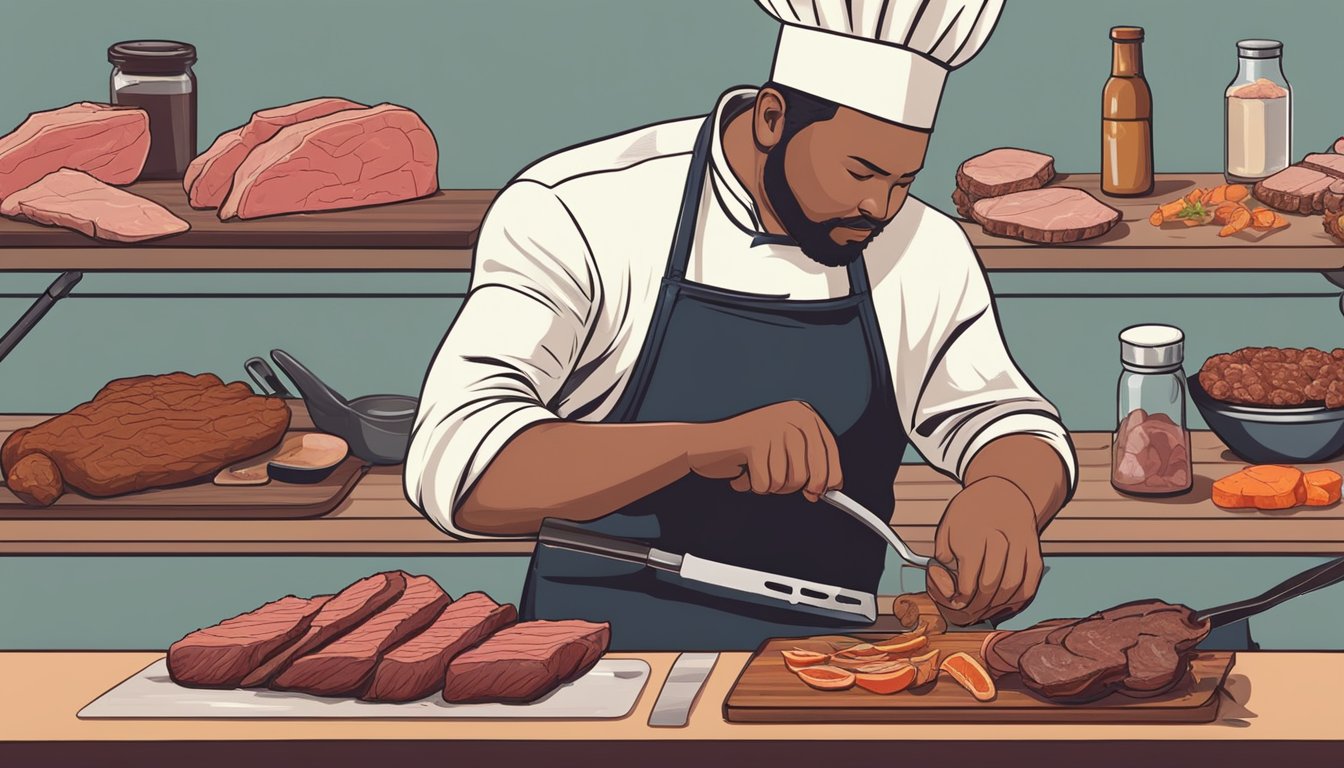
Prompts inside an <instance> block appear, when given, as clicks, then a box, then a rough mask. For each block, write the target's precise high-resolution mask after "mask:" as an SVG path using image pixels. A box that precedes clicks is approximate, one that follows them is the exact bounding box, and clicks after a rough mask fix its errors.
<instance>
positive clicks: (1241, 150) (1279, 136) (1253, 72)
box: [1223, 40, 1293, 183]
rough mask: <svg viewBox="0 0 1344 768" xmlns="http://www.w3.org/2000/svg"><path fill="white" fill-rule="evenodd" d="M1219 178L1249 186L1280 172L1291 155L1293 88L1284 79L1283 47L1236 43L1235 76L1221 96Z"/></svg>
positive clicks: (1270, 43)
mask: <svg viewBox="0 0 1344 768" xmlns="http://www.w3.org/2000/svg"><path fill="white" fill-rule="evenodd" d="M1223 103H1224V109H1225V113H1224V114H1225V118H1224V124H1225V128H1226V152H1225V153H1224V154H1225V163H1224V169H1223V175H1224V176H1225V177H1226V178H1227V180H1228V181H1230V182H1237V183H1254V182H1256V181H1259V180H1260V179H1263V178H1265V177H1266V176H1272V175H1273V174H1276V173H1278V172H1279V171H1282V170H1283V169H1284V168H1287V167H1288V164H1289V163H1291V162H1292V156H1293V89H1292V86H1290V85H1288V78H1286V77H1284V75H1283V43H1280V42H1279V41H1277V40H1241V41H1238V42H1237V76H1236V77H1235V78H1233V79H1232V82H1231V83H1229V84H1228V86H1227V90H1226V92H1225V93H1224V94H1223Z"/></svg>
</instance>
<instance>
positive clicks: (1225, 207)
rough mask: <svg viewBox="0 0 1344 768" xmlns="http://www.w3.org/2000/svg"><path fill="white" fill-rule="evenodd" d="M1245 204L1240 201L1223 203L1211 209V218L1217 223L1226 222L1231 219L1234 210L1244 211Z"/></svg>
mask: <svg viewBox="0 0 1344 768" xmlns="http://www.w3.org/2000/svg"><path fill="white" fill-rule="evenodd" d="M1244 210H1246V206H1244V205H1242V204H1241V203H1223V204H1222V205H1220V206H1218V207H1217V208H1215V209H1214V210H1213V220H1214V221H1216V222H1218V223H1219V224H1226V223H1227V222H1228V221H1230V220H1231V218H1232V214H1233V212H1235V211H1244Z"/></svg>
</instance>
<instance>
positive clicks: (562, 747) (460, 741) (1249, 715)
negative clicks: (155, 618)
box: [0, 652, 1344, 768]
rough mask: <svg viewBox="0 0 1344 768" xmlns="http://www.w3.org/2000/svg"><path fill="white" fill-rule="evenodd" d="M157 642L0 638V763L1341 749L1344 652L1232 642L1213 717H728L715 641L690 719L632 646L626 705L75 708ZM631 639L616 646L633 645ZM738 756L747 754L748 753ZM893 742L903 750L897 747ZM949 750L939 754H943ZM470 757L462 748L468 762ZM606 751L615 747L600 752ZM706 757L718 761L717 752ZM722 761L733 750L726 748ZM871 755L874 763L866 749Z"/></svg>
mask: <svg viewBox="0 0 1344 768" xmlns="http://www.w3.org/2000/svg"><path fill="white" fill-rule="evenodd" d="M162 655H163V654H162V652H115V653H98V652H10V653H0V679H3V680H5V682H6V686H5V687H6V690H8V691H11V692H14V693H20V692H21V694H22V705H19V704H18V699H14V698H11V699H10V700H9V703H10V706H7V707H6V708H5V716H4V717H3V718H0V764H7V765H29V764H33V765H36V764H45V765H72V764H75V762H78V761H80V760H81V758H82V759H83V760H90V759H92V760H95V761H97V762H98V763H99V764H111V763H117V764H122V763H125V764H133V763H135V762H137V761H138V762H139V763H140V764H167V762H168V760H169V759H171V758H177V757H185V756H190V763H189V764H192V765H224V764H231V765H237V764H238V763H239V762H241V761H242V760H246V761H247V764H248V765H250V766H260V765H272V764H276V765H279V764H288V765H296V764H303V765H315V764H319V763H318V760H319V759H320V760H321V762H320V764H321V765H324V766H335V765H352V764H356V763H358V764H361V765H367V763H366V762H365V761H368V760H370V759H373V760H376V761H377V762H378V763H379V764H387V763H388V761H389V760H393V761H402V762H401V764H408V763H405V762H404V760H405V758H407V757H434V758H439V759H444V758H451V759H452V760H453V763H454V764H464V763H462V761H463V760H472V759H474V760H480V761H482V762H481V764H486V763H485V762H484V761H485V760H486V759H488V760H489V764H494V765H522V764H524V763H523V762H522V761H523V760H525V759H536V760H537V761H538V762H537V764H539V765H542V764H544V765H547V766H554V765H578V764H584V765H588V766H592V765H601V764H603V762H604V761H609V760H637V761H638V762H637V763H631V764H638V765H641V766H653V765H678V766H685V765H687V764H692V765H693V764H695V763H688V762H687V761H688V760H695V759H697V758H698V759H700V760H702V761H703V759H704V758H706V757H716V758H730V757H731V758H736V760H735V762H736V763H737V764H743V765H747V764H753V765H767V764H768V765H776V764H778V765H813V766H815V765H818V764H826V763H822V762H821V761H828V763H829V764H835V763H836V761H837V760H838V761H839V764H855V763H856V762H857V760H859V759H868V758H885V759H884V761H883V763H881V764H891V763H893V761H894V762H896V763H899V764H908V763H907V761H909V760H929V761H935V760H937V761H941V762H940V763H934V762H928V763H923V764H928V765H934V764H942V765H968V764H971V762H970V761H971V760H973V759H974V760H990V761H993V763H992V764H996V765H1022V764H1028V765H1029V764H1031V762H1025V761H1032V762H1039V761H1041V760H1042V759H1045V758H1047V757H1051V758H1053V757H1064V756H1073V757H1086V758H1087V760H1086V762H1085V763H1083V764H1086V765H1089V766H1110V765H1125V766H1127V768H1132V766H1134V765H1167V764H1178V760H1179V761H1180V764H1184V765H1188V764H1189V762H1190V761H1191V760H1194V761H1196V762H1197V764H1211V765H1217V764H1220V763H1221V764H1224V765H1251V764H1261V761H1262V760H1274V761H1275V762H1273V763H1270V764H1275V765H1325V764H1328V762H1323V760H1324V758H1325V756H1327V755H1333V756H1334V758H1336V759H1337V758H1338V757H1339V756H1340V755H1341V754H1344V752H1342V751H1341V750H1344V742H1341V741H1340V738H1341V735H1340V731H1339V723H1338V712H1339V702H1340V696H1341V693H1340V690H1341V683H1344V653H1266V652H1259V653H1241V654H1238V655H1237V662H1236V666H1235V667H1234V669H1233V671H1232V675H1231V677H1230V679H1229V692H1230V694H1231V696H1230V697H1226V698H1225V699H1224V701H1223V704H1222V706H1221V707H1220V711H1219V715H1218V719H1217V720H1215V721H1214V722H1213V723H1208V724H1200V725H1101V726H1097V725H1062V724H1061V725H975V726H967V725H952V724H946V725H927V724H921V725H859V724H856V725H824V726H823V725H762V724H752V725H744V724H732V723H727V722H725V721H724V720H723V716H722V702H723V701H724V699H725V697H726V696H727V694H728V691H729V689H730V688H731V686H732V683H733V681H734V680H735V679H736V677H737V675H738V674H739V672H740V671H741V669H742V667H743V665H744V664H745V663H746V660H747V657H748V654H745V653H726V654H723V655H722V656H721V657H720V659H719V662H718V664H717V665H716V666H715V669H714V671H713V673H712V674H711V675H710V678H709V681H708V683H707V684H706V687H705V689H704V690H703V692H702V693H701V696H700V699H699V701H698V703H697V705H696V706H695V708H694V710H692V712H691V718H690V722H689V724H688V725H687V727H685V728H649V727H648V726H647V725H646V723H647V722H648V717H649V713H650V712H651V711H652V706H653V702H654V700H655V699H656V698H657V695H658V692H659V691H660V690H661V688H662V684H663V682H664V680H665V679H666V677H667V672H668V670H669V668H670V667H671V664H672V661H673V660H674V659H675V654H670V653H656V654H641V655H640V657H641V658H644V659H646V660H647V661H648V662H649V664H650V666H651V667H652V675H651V677H650V680H649V685H648V686H647V687H646V688H645V689H644V691H643V693H642V694H641V696H640V699H639V701H638V703H637V704H636V706H635V709H634V711H633V712H632V713H631V714H630V715H629V716H627V717H626V718H623V719H620V720H592V721H532V722H525V721H508V720H503V721H480V720H472V721H458V722H454V721H443V720H439V721H423V720H422V721H417V720H396V721H386V720H379V721H372V720H353V721H352V720H325V721H314V720H306V721H305V720H282V721H259V720H247V721H240V720H232V721H230V720H111V721H109V720H102V721H98V720H79V719H77V718H76V717H75V713H76V712H78V711H79V710H80V709H81V708H82V707H83V706H84V705H85V704H87V703H89V702H90V701H92V700H93V699H95V698H97V697H98V696H99V695H101V694H102V693H103V692H105V691H107V690H108V689H110V688H112V687H113V686H115V685H116V684H117V683H119V682H121V681H122V680H124V679H125V678H127V677H130V676H131V675H133V674H134V673H135V672H137V671H139V670H140V669H142V668H144V667H145V666H147V665H148V664H150V663H151V662H153V661H154V660H155V659H157V658H160V657H161V656H162ZM629 656H632V654H613V657H629ZM744 757H746V758H747V762H742V758H744ZM898 758H899V759H898ZM949 758H950V759H951V762H947V760H948V759H949ZM467 764H470V763H467ZM608 764H610V763H608ZM709 764H711V765H714V764H720V763H718V762H711V763H709ZM722 764H728V763H726V762H725V763H722ZM875 764H876V763H875Z"/></svg>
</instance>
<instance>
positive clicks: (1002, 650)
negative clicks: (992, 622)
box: [981, 619, 1078, 677]
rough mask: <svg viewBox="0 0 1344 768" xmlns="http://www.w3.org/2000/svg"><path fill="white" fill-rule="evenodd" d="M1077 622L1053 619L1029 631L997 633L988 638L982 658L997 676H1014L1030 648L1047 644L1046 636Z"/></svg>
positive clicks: (1075, 620) (1074, 620)
mask: <svg viewBox="0 0 1344 768" xmlns="http://www.w3.org/2000/svg"><path fill="white" fill-rule="evenodd" d="M1077 621H1078V620H1077V619H1051V620H1050V621H1043V622H1041V623H1040V624H1037V625H1035V626H1034V627H1031V628H1029V629H1019V630H1017V631H1014V632H1008V631H1000V632H996V633H994V635H993V636H991V637H989V638H986V641H985V646H984V648H983V649H982V651H981V656H983V657H984V659H985V663H986V664H988V665H989V667H990V671H991V672H993V673H994V674H995V675H996V676H1000V677H1001V676H1003V675H1010V674H1013V673H1014V672H1017V665H1018V661H1019V660H1020V659H1021V658H1022V654H1023V653H1026V651H1027V649H1028V648H1030V647H1032V646H1033V645H1038V644H1040V643H1043V642H1045V638H1046V636H1047V635H1049V634H1050V633H1051V632H1053V631H1054V630H1055V629H1057V628H1059V627H1062V626H1067V625H1070V624H1073V623H1075V622H1077Z"/></svg>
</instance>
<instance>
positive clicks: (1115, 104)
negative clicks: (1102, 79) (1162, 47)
mask: <svg viewBox="0 0 1344 768" xmlns="http://www.w3.org/2000/svg"><path fill="white" fill-rule="evenodd" d="M1101 191H1102V192H1104V193H1106V194H1108V195H1115V196H1117V197H1136V196H1139V195H1146V194H1148V193H1149V192H1151V191H1153V94H1152V91H1150V90H1148V81H1147V80H1145V79H1143V28H1142V27H1112V28H1111V77H1110V79H1108V80H1107V81H1106V87H1105V88H1104V89H1103V90H1102V92H1101Z"/></svg>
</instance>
